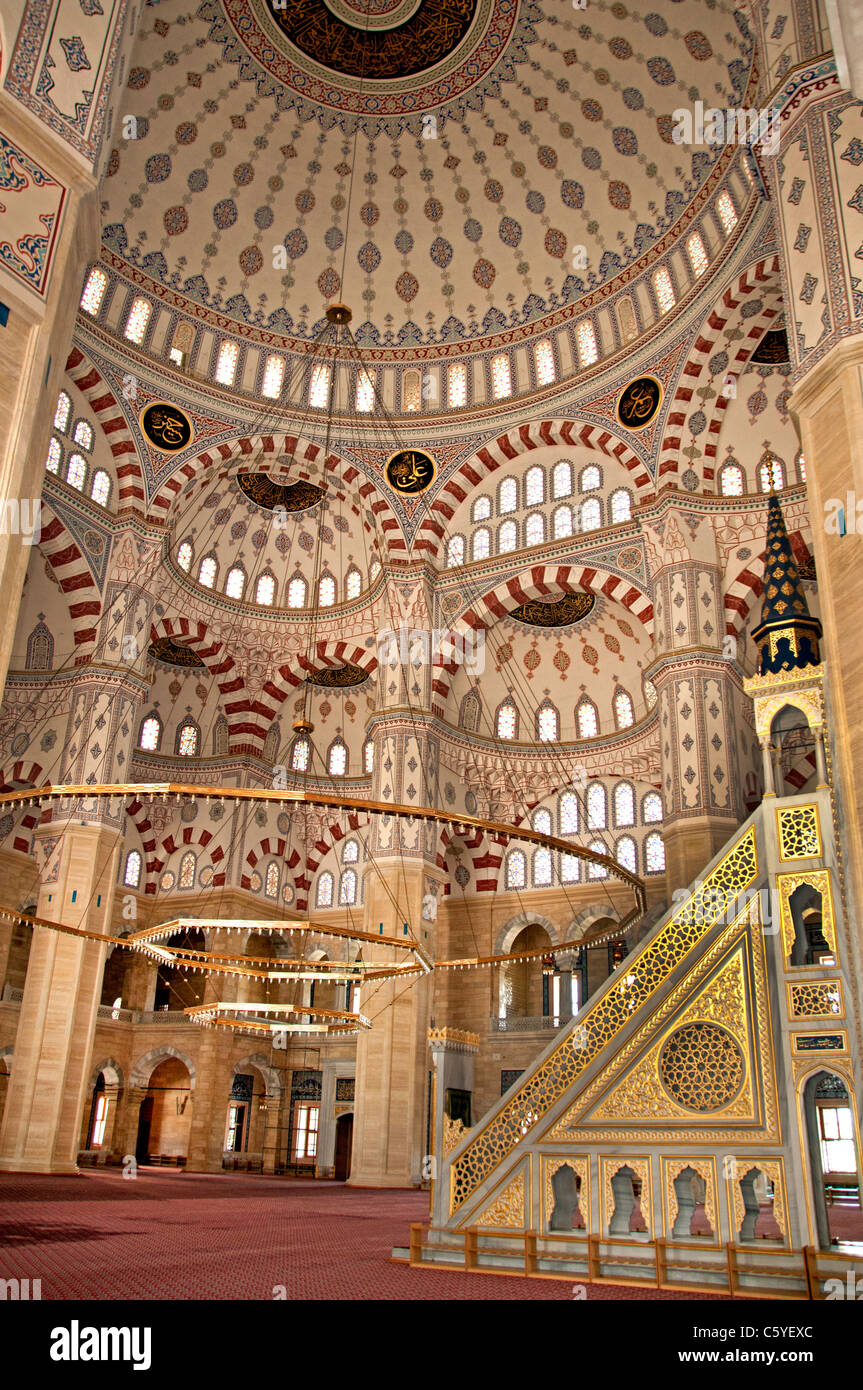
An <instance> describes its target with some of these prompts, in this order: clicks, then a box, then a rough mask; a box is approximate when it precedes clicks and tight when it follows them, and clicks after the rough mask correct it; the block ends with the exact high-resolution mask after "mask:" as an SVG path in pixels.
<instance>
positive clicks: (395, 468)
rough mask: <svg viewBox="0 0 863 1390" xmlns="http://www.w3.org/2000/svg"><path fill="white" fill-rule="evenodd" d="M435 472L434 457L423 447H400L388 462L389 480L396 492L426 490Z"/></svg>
mask: <svg viewBox="0 0 863 1390" xmlns="http://www.w3.org/2000/svg"><path fill="white" fill-rule="evenodd" d="M434 474H435V466H434V459H433V458H432V456H431V454H427V453H426V452H425V450H423V449H399V450H398V451H397V452H396V453H395V454H393V456H392V458H391V459H390V460H389V462H388V463H387V482H388V483H389V485H390V487H394V488H395V490H396V492H402V493H415V492H425V490H426V488H427V487H429V486H430V484H431V483H432V482H433V480H434Z"/></svg>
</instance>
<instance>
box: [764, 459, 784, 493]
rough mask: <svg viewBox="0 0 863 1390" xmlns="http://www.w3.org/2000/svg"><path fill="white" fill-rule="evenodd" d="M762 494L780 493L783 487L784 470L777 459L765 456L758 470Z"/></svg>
mask: <svg viewBox="0 0 863 1390" xmlns="http://www.w3.org/2000/svg"><path fill="white" fill-rule="evenodd" d="M758 477H759V480H760V482H761V491H762V492H781V491H782V489H783V488H784V486H785V468H784V466H783V464H782V463H781V461H780V460H779V459H776V458H773V456H772V455H771V454H767V455H766V456H765V457H764V458H763V459H762V460H761V463H760V465H759V468H758Z"/></svg>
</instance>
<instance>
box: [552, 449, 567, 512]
mask: <svg viewBox="0 0 863 1390" xmlns="http://www.w3.org/2000/svg"><path fill="white" fill-rule="evenodd" d="M551 479H552V483H551V487H552V492H553V493H554V500H555V502H557V501H558V500H559V499H560V498H561V497H571V496H572V464H571V463H567V461H566V459H561V460H560V462H559V463H556V464H555V465H554V472H553V473H552V475H551Z"/></svg>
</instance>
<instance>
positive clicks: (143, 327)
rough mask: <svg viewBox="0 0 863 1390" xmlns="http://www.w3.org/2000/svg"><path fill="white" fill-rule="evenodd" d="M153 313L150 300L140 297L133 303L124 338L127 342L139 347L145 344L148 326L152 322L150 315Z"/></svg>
mask: <svg viewBox="0 0 863 1390" xmlns="http://www.w3.org/2000/svg"><path fill="white" fill-rule="evenodd" d="M152 312H153V306H152V304H151V303H150V301H149V299H142V298H141V296H140V295H138V296H137V298H136V299H135V300H134V301H133V304H132V307H131V309H130V310H129V317H128V318H127V319H126V328H125V331H124V334H123V336H124V337H125V339H126V341H127V342H129V343H138V344H139V345H140V344H141V343H143V341H144V334H145V333H146V332H147V324H148V323H149V322H150V315H151V313H152Z"/></svg>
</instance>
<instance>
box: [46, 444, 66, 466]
mask: <svg viewBox="0 0 863 1390" xmlns="http://www.w3.org/2000/svg"><path fill="white" fill-rule="evenodd" d="M62 457H63V450H62V449H61V448H60V441H59V440H57V439H53V438H52V439H51V442H50V443H49V445H48V457H47V458H46V460H45V469H46V471H47V472H48V473H59V472H60V460H61V459H62Z"/></svg>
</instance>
